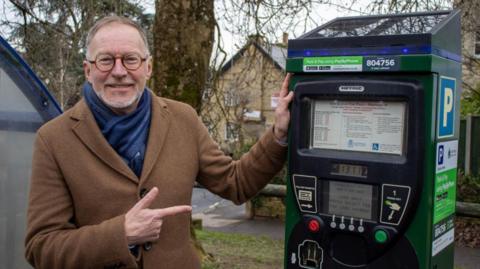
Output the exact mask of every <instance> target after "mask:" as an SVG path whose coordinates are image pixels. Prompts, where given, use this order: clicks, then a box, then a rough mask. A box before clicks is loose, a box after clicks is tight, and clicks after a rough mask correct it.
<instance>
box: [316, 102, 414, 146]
mask: <svg viewBox="0 0 480 269" xmlns="http://www.w3.org/2000/svg"><path fill="white" fill-rule="evenodd" d="M311 113H312V116H311V125H310V126H311V130H310V147H311V148H319V149H334V150H348V151H359V152H374V153H386V154H395V155H402V154H403V144H404V134H405V129H406V128H405V124H406V102H387V101H346V100H314V101H313V104H312V111H311Z"/></svg>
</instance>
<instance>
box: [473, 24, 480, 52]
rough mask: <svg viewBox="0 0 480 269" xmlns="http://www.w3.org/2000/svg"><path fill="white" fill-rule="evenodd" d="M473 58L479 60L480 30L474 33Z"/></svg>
mask: <svg viewBox="0 0 480 269" xmlns="http://www.w3.org/2000/svg"><path fill="white" fill-rule="evenodd" d="M474 47H475V51H474V54H475V57H478V58H480V30H479V31H477V32H476V33H475V45H474Z"/></svg>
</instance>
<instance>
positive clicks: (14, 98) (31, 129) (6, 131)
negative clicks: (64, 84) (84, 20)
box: [0, 37, 61, 269]
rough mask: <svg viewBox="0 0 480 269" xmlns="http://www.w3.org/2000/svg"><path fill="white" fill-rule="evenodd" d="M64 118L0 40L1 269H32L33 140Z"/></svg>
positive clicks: (34, 77) (33, 78)
mask: <svg viewBox="0 0 480 269" xmlns="http://www.w3.org/2000/svg"><path fill="white" fill-rule="evenodd" d="M60 113H61V109H60V107H59V106H58V104H57V103H56V102H55V100H54V99H53V97H52V96H51V95H50V94H49V93H48V91H47V89H46V87H45V86H44V85H43V84H42V82H41V81H40V80H39V79H38V78H37V76H35V74H34V73H33V71H32V70H31V69H30V68H29V67H28V65H27V64H26V63H25V61H24V60H23V59H22V58H21V57H20V56H19V54H18V53H17V52H16V51H15V50H14V49H13V48H12V47H11V46H10V45H9V44H8V43H7V42H6V41H5V40H4V39H3V38H2V37H0V269H7V268H8V269H9V268H30V266H29V265H28V263H27V262H26V260H25V258H24V254H23V253H24V243H23V241H24V237H25V225H26V209H27V201H28V184H29V179H30V173H31V159H32V150H33V140H34V137H35V132H36V130H37V129H38V128H39V127H40V126H41V125H42V124H43V123H45V122H46V121H48V120H50V119H52V118H54V117H55V116H57V115H59V114H60Z"/></svg>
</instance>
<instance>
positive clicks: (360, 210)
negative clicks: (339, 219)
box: [324, 181, 377, 220]
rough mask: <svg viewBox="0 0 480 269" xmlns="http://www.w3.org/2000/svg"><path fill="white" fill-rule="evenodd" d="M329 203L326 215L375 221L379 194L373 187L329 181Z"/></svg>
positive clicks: (325, 209)
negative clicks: (376, 202)
mask: <svg viewBox="0 0 480 269" xmlns="http://www.w3.org/2000/svg"><path fill="white" fill-rule="evenodd" d="M327 182H328V185H329V186H328V201H326V202H327V203H326V208H324V211H326V212H325V213H328V214H330V215H336V216H346V217H354V218H358V219H365V220H373V219H374V215H375V208H376V205H375V203H374V201H376V200H377V199H376V196H377V192H376V190H375V189H374V186H372V185H366V184H357V183H348V182H339V181H327Z"/></svg>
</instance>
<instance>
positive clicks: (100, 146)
mask: <svg viewBox="0 0 480 269" xmlns="http://www.w3.org/2000/svg"><path fill="white" fill-rule="evenodd" d="M71 117H72V118H74V119H77V120H78V122H77V123H76V124H75V125H74V126H73V132H74V133H75V134H76V135H77V136H78V138H79V139H80V140H81V141H82V142H83V144H85V146H87V147H88V148H89V149H90V150H91V151H92V152H93V153H94V154H95V155H96V156H97V157H98V158H100V159H101V160H102V161H103V162H104V163H105V164H107V165H109V166H110V167H111V168H113V169H114V170H116V171H118V172H119V173H121V174H122V175H124V176H126V177H127V178H128V179H130V180H132V181H134V182H136V183H138V178H137V176H136V175H135V173H134V172H133V171H132V170H131V169H130V168H129V167H128V166H127V164H126V163H125V162H124V161H123V160H122V158H121V157H120V155H118V154H117V153H116V152H115V150H114V149H113V148H112V147H111V146H110V145H109V144H108V141H107V140H106V139H105V137H104V136H103V134H102V133H101V132H100V128H99V127H98V125H97V122H96V121H95V118H94V117H93V114H92V113H91V112H90V109H89V108H88V106H87V104H86V103H85V101H84V100H83V99H82V100H81V101H80V102H79V103H78V104H77V105H76V106H75V108H74V110H73V113H72V116H71ZM152 119H153V117H152Z"/></svg>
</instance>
